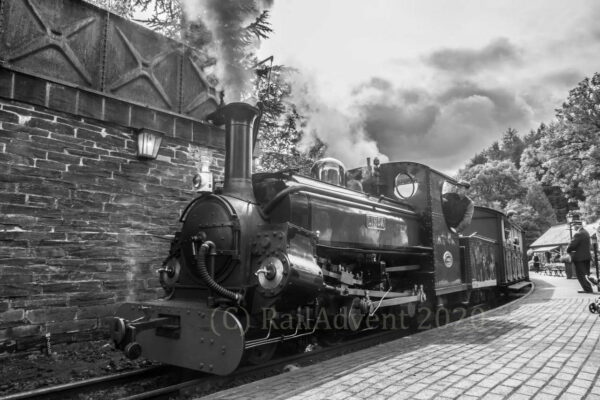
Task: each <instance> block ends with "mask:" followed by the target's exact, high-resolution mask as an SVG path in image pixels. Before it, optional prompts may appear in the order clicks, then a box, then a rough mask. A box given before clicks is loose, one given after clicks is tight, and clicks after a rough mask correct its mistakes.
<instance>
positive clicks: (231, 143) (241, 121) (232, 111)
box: [207, 103, 260, 200]
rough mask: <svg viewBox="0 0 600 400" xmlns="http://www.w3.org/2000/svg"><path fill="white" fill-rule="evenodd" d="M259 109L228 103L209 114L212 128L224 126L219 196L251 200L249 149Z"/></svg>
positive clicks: (250, 157) (251, 147)
mask: <svg viewBox="0 0 600 400" xmlns="http://www.w3.org/2000/svg"><path fill="white" fill-rule="evenodd" d="M259 113H260V112H259V110H258V108H256V107H253V106H251V105H250V104H247V103H230V104H227V105H226V106H224V107H222V108H219V109H218V110H216V111H215V112H214V113H212V114H211V115H209V116H208V117H207V119H209V120H212V121H213V123H214V124H215V125H223V124H225V184H224V187H223V194H230V195H234V196H236V197H239V198H241V199H244V200H253V199H254V194H253V192H252V150H253V144H254V139H253V133H254V126H255V124H258V119H257V117H258V115H259Z"/></svg>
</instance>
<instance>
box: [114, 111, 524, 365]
mask: <svg viewBox="0 0 600 400" xmlns="http://www.w3.org/2000/svg"><path fill="white" fill-rule="evenodd" d="M258 114H259V112H258V110H257V109H256V108H254V107H252V106H250V105H248V104H244V103H233V104H230V105H227V106H225V107H224V108H222V109H220V110H218V112H217V113H216V114H215V115H214V116H213V120H214V122H215V123H216V124H218V125H220V124H225V126H226V129H225V132H226V160H225V181H224V185H223V188H222V189H221V190H219V191H215V192H213V191H212V190H211V188H212V184H211V183H212V182H211V177H210V176H209V175H207V174H206V173H204V174H202V175H201V176H200V177H199V178H198V179H196V181H195V182H196V185H197V188H198V191H199V192H201V194H200V196H199V197H197V198H196V199H194V200H193V201H192V202H191V203H190V204H189V206H188V207H187V208H186V210H185V212H184V213H183V215H182V217H181V222H182V226H181V230H180V231H179V232H177V233H176V234H175V235H174V239H173V242H172V244H171V249H170V252H169V254H168V256H167V258H166V260H165V262H164V264H163V266H162V268H160V269H159V276H160V281H161V284H162V285H163V287H164V289H165V297H164V298H163V299H159V300H156V301H148V302H138V303H135V302H134V303H127V304H124V305H123V306H122V307H120V309H119V310H118V311H117V313H116V315H115V317H114V318H113V319H112V320H111V334H112V337H113V340H114V342H115V344H116V346H117V347H119V348H121V349H122V350H124V352H125V354H126V355H128V356H129V357H132V358H134V357H137V356H140V355H144V356H146V357H147V358H150V359H154V360H158V361H161V362H165V363H168V364H174V365H179V366H182V367H186V368H191V369H196V370H202V371H206V372H210V373H214V374H220V375H224V374H228V373H230V372H232V371H233V370H234V369H235V368H237V366H238V365H239V364H240V362H241V360H242V357H243V356H247V357H249V358H251V359H253V360H254V361H261V360H264V359H266V358H268V357H269V355H271V354H272V352H273V349H274V348H275V346H277V344H278V343H281V342H285V341H292V340H300V339H302V338H317V340H321V339H324V338H331V336H335V334H336V333H339V332H344V333H354V332H359V331H362V330H367V329H372V328H374V327H380V326H381V321H382V319H383V317H385V316H389V315H392V316H401V317H406V318H409V319H413V320H414V318H415V315H416V313H417V310H418V309H419V307H427V308H428V309H434V308H436V307H442V306H446V305H447V306H450V305H453V304H468V303H469V302H470V301H472V294H473V293H475V294H476V297H477V299H479V298H480V297H481V296H480V295H482V294H485V296H484V297H486V296H488V295H489V296H493V295H494V294H495V292H496V291H497V290H498V289H499V288H502V287H506V286H507V285H510V284H513V283H516V282H518V281H523V280H526V279H527V269H526V268H525V267H524V258H523V255H522V248H521V247H520V246H521V245H520V243H521V241H519V242H518V245H517V242H514V241H513V239H514V238H515V237H517V236H518V234H519V232H520V231H519V229H518V227H516V226H515V225H514V224H512V223H511V222H510V220H509V218H508V217H507V216H505V215H504V214H502V213H500V212H497V211H494V210H491V209H484V208H477V210H476V213H475V218H474V220H473V221H474V222H473V224H472V226H471V230H472V232H471V233H470V234H469V236H466V235H465V236H461V235H459V234H457V233H456V231H454V230H453V229H451V227H450V226H449V225H448V222H447V218H446V217H447V216H446V215H445V214H444V208H443V207H442V202H443V191H444V186H445V185H460V183H459V182H457V181H456V180H454V179H453V178H451V177H449V176H447V175H445V174H443V173H440V172H438V171H435V170H433V169H431V168H429V167H427V166H425V165H423V164H419V163H414V162H391V163H384V164H381V165H380V164H379V163H378V162H377V161H374V163H373V165H371V164H370V161H368V162H367V165H366V166H365V167H363V168H359V169H354V170H351V171H345V170H344V168H343V165H342V164H341V163H339V162H338V161H336V160H333V159H325V160H322V161H320V162H318V163H316V164H315V167H314V168H313V171H312V172H313V173H312V176H311V177H307V176H302V175H299V174H298V173H296V172H295V171H293V170H285V171H280V172H275V173H261V174H254V175H252V174H251V166H252V150H253V143H254V142H255V140H254V139H255V138H254V137H253V135H254V133H255V132H256V131H257V124H258V119H257V116H258ZM347 172H348V173H347ZM346 176H349V177H352V179H351V180H350V181H348V182H346ZM205 189H206V190H205ZM506 232H508V233H506ZM332 334H334V335H332Z"/></svg>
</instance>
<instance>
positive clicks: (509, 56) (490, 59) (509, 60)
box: [424, 38, 521, 73]
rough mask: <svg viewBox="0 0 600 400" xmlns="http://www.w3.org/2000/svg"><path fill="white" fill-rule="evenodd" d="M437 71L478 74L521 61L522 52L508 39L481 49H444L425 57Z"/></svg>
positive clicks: (497, 41) (501, 39)
mask: <svg viewBox="0 0 600 400" xmlns="http://www.w3.org/2000/svg"><path fill="white" fill-rule="evenodd" d="M424 60H425V62H426V63H427V64H428V65H430V66H432V67H434V68H437V69H441V70H444V71H454V72H458V73H467V72H470V73H472V72H477V71H479V70H482V69H489V68H496V67H498V66H502V65H505V64H513V63H518V62H519V61H521V51H520V50H519V49H518V48H517V47H516V46H515V45H513V44H512V43H511V42H510V41H509V40H508V39H506V38H499V39H496V40H494V41H492V42H491V43H490V44H488V45H487V46H485V47H483V48H481V49H479V50H473V49H442V50H437V51H434V52H433V53H431V54H430V55H428V56H425V57H424Z"/></svg>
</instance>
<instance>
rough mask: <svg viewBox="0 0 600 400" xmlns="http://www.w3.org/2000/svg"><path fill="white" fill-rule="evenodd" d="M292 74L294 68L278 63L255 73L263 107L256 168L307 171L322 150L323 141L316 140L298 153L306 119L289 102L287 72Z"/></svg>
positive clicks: (261, 169) (288, 77)
mask: <svg viewBox="0 0 600 400" xmlns="http://www.w3.org/2000/svg"><path fill="white" fill-rule="evenodd" d="M295 73H297V71H296V70H294V69H292V68H286V67H284V66H281V65H276V66H273V67H272V68H271V69H270V71H269V70H267V69H263V70H259V71H258V73H257V80H256V83H255V85H256V88H257V92H258V94H259V98H260V99H261V104H262V106H263V116H262V122H261V125H260V130H259V136H258V141H259V149H260V150H259V155H258V170H259V171H275V170H281V169H288V168H291V169H297V170H299V171H301V172H303V173H305V174H306V173H308V170H309V169H310V166H311V165H312V164H313V162H314V160H315V159H316V158H319V157H320V156H321V155H322V153H323V150H324V145H323V143H322V142H317V144H316V145H315V146H314V147H313V148H311V149H309V151H308V152H300V151H299V150H298V148H297V144H298V142H299V141H300V139H301V138H302V135H303V133H304V132H303V128H304V125H305V118H304V117H303V116H301V115H300V114H299V113H298V110H297V107H296V105H295V104H294V103H292V102H291V94H292V85H291V84H290V75H293V74H295Z"/></svg>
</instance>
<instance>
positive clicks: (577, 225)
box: [567, 220, 594, 293]
mask: <svg viewBox="0 0 600 400" xmlns="http://www.w3.org/2000/svg"><path fill="white" fill-rule="evenodd" d="M572 225H573V229H575V230H576V231H577V232H576V233H575V234H574V235H573V239H572V240H571V243H569V247H567V253H569V254H570V255H571V261H573V264H575V274H576V275H577V280H578V281H579V284H580V285H581V288H582V289H583V291H579V293H594V289H592V285H591V284H590V282H589V281H588V280H587V279H586V278H587V276H588V275H589V273H590V234H589V233H588V231H586V230H585V229H583V223H582V222H581V220H575V221H573V222H572Z"/></svg>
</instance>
